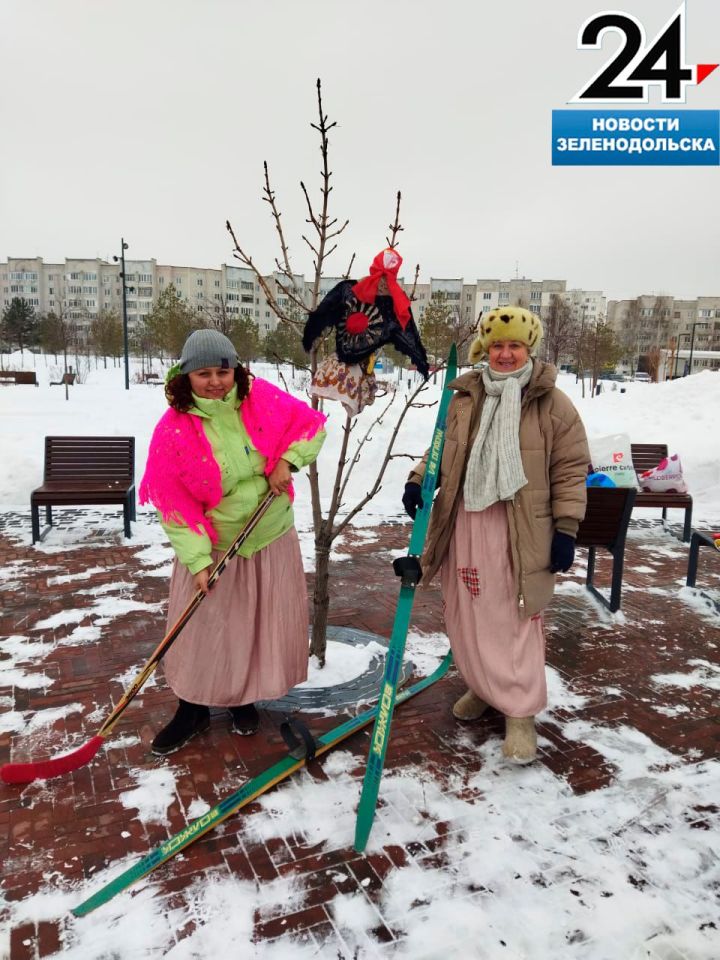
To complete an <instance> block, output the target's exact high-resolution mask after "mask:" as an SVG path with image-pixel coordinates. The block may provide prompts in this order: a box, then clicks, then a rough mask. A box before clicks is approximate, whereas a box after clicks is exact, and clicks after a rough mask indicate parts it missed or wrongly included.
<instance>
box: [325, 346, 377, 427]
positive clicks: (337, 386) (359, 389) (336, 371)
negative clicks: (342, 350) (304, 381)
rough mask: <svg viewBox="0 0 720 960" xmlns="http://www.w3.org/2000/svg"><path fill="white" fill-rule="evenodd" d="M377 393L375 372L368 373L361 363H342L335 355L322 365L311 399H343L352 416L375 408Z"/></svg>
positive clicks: (342, 401) (341, 400) (343, 403)
mask: <svg viewBox="0 0 720 960" xmlns="http://www.w3.org/2000/svg"><path fill="white" fill-rule="evenodd" d="M376 393H377V381H376V379H375V374H374V373H365V371H364V370H363V368H362V367H361V366H360V365H359V364H357V363H354V364H347V363H342V361H340V360H338V358H337V357H336V356H335V354H334V353H333V354H331V355H330V356H329V357H328V358H327V360H323V361H322V363H320V364H319V366H318V368H317V370H316V371H315V376H314V377H313V380H312V386H311V387H310V394H311V396H313V397H324V398H325V399H326V400H339V401H340V403H341V404H342V405H343V406H344V407H345V409H346V410H347V412H348V414H349V415H350V416H351V417H354V416H355V415H356V414H358V413H360V411H361V410H362V409H363V408H364V407H369V406H372V404H373V403H374V402H375V394H376Z"/></svg>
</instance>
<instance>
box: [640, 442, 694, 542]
mask: <svg viewBox="0 0 720 960" xmlns="http://www.w3.org/2000/svg"><path fill="white" fill-rule="evenodd" d="M630 452H631V454H632V462H633V466H634V468H635V472H636V473H637V474H640V473H642V472H643V471H644V470H652V469H653V467H656V466H657V465H658V464H659V463H660V461H661V460H664V459H665V457H667V455H668V448H667V444H666V443H633V444H631V447H630ZM638 482H639V481H638ZM635 506H636V507H661V508H662V520H663V526H664V525H665V521H666V520H667V512H668V507H677V508H678V509H680V510H684V511H685V523H684V524H683V534H682V539H683V543H688V541H689V540H690V532H691V528H692V497H691V496H690V494H688V493H645V492H644V491H642V490H638V492H637V496H636V497H635Z"/></svg>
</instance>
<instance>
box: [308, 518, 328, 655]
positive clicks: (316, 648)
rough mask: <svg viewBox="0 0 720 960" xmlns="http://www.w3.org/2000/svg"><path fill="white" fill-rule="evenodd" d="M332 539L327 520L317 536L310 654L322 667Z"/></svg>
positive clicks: (325, 636) (325, 638) (325, 639)
mask: <svg viewBox="0 0 720 960" xmlns="http://www.w3.org/2000/svg"><path fill="white" fill-rule="evenodd" d="M331 547H332V541H331V539H330V537H329V536H328V534H327V531H326V528H325V522H323V524H322V529H321V531H320V533H319V534H318V535H317V537H316V538H315V589H314V591H313V615H312V641H311V643H310V654H311V656H312V655H314V656H316V657H317V658H318V662H319V663H320V666H321V667H324V666H325V644H326V641H327V624H328V610H329V607H330V590H329V578H330V548H331Z"/></svg>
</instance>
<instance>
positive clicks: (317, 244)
mask: <svg viewBox="0 0 720 960" xmlns="http://www.w3.org/2000/svg"><path fill="white" fill-rule="evenodd" d="M317 109H318V122H317V123H312V124H311V127H312V128H313V129H314V130H315V131H317V134H318V136H319V139H320V153H321V157H322V164H321V173H320V198H319V205H317V206H316V205H315V204H314V203H313V201H312V199H311V197H310V194H309V192H308V189H307V187H306V186H305V183H304V182H303V181H300V188H301V190H302V193H303V195H304V198H305V203H306V206H307V214H308V215H307V218H306V221H305V222H306V224H307V225H308V230H307V231H306V233H309V234H310V236H307V235H306V233H303V234H302V240H303V242H304V243H305V244H306V245H307V246H308V247H309V249H310V251H311V252H312V255H313V269H314V274H313V278H312V281H311V291H310V297H309V302H307V303H306V302H305V299H304V297H303V292H304V291H301V290H299V289H298V288H297V285H296V278H297V274H296V273H295V272H294V271H293V269H292V266H291V262H290V248H289V246H288V243H287V242H286V239H285V232H284V228H283V224H282V217H281V212H280V210H279V209H278V206H277V201H276V196H275V192H274V190H273V189H272V186H271V183H270V175H269V171H268V165H267V163H264V165H263V167H264V181H265V182H264V188H263V200H264V201H265V202H266V203H267V204H268V205H269V207H270V211H271V216H272V218H273V221H274V224H275V228H276V231H277V236H278V242H279V245H280V254H279V256H278V257H277V258H276V259H275V268H276V273H275V281H274V284H273V283H272V282H270V281H269V280H268V279H267V278H266V277H265V276H263V274H262V272H261V271H260V269H259V268H258V266H257V264H256V263H255V261H254V260H253V258H252V256H251V255H250V253H249V252H248V251H247V249H246V247H244V246H241V244H240V242H239V241H238V239H237V237H236V234H235V232H234V230H233V228H232V225H231V224H230V222H229V221H228V222H227V229H228V231H229V233H230V236H231V237H232V241H233V244H234V256H235V257H236V258H237V259H238V260H239V261H240V262H241V263H242V264H243V265H244V266H246V267H248V268H250V269H251V270H252V271H253V273H254V274H255V277H256V279H257V282H258V283H259V285H260V287H261V289H262V290H263V293H264V294H265V297H266V299H267V302H268V304H269V306H270V308H271V309H272V311H273V312H274V314H275V316H276V317H277V318H278V321H279V322H280V323H284V324H288V325H290V326H291V327H293V328H295V329H297V330H301V329H302V326H303V319H304V318H305V316H306V314H307V312H308V310H314V309H315V307H316V306H317V305H318V302H319V299H320V284H321V280H322V277H323V273H324V271H325V265H326V263H327V261H328V258H329V257H330V256H331V255H332V254H333V253H334V252H335V250H336V249H337V238H338V237H339V236H340V235H341V234H342V233H343V232H344V230H345V228H346V227H347V226H348V223H349V221H348V220H345V221H344V222H343V223H342V225H339V220H338V218H337V217H334V216H332V215H331V213H330V194H331V192H332V189H333V187H332V183H331V181H332V177H333V173H332V170H331V169H330V162H329V134H330V131H331V130H332V129H333V128H334V127H335V126H336V123H335V122H332V123H330V122H329V121H328V116H327V114H326V113H325V111H324V108H323V102H322V90H321V84H320V80H318V81H317ZM400 199H401V198H400V193H398V194H397V203H396V209H395V219H394V221H393V223H391V224H390V225H389V230H390V234H389V236H388V237H387V238H386V239H387V241H388V245H389V246H391V247H395V246H396V245H397V243H398V235H399V234H400V233H401V232H402V230H403V227H402V226H401V224H400V220H399V217H400ZM354 259H355V255H354V254H353V256H352V258H351V259H350V264H349V266H348V268H347V271H346V272H345V277H349V276H350V272H351V270H352V265H353V262H354ZM418 269H419V268H418ZM416 280H417V272H416ZM276 291H277V292H276ZM280 296H282V300H283V303H282V304H281V303H279V297H280ZM299 318H301V319H299ZM321 346H322V340H321V341H319V342H318V343H316V344H315V345H314V347H313V349H312V351H311V354H310V368H311V373H312V374H313V375H314V374H315V371H316V370H317V364H318V354H319V351H320V349H321ZM320 356H322V354H320ZM423 388H424V384H420V385H418V386H417V387H416V388H415V389H414V390H413V391H411V393H410V395H409V396H408V397H407V399H406V400H405V403H404V407H403V408H402V409H401V410H400V412H399V414H398V416H397V420H396V424H395V428H394V430H393V433H392V436H391V437H390V440H389V442H388V445H387V447H386V449H385V451H384V453H381V454H380V456H379V459H380V463H379V466H378V467H377V472H376V474H375V476H374V479H372V478H371V479H370V480H369V482H368V489H367V492H366V494H365V496H364V497H361V498H360V500H359V501H358V502H357V503H355V504H354V505H353V506H351V507H350V506H349V505H348V503H347V502H346V496H347V492H348V483H349V481H350V478H351V476H352V474H353V471H354V470H355V467H356V466H357V464H358V463H359V462H360V459H361V457H362V455H363V453H364V452H365V451H366V449H367V447H368V444H369V443H370V441H371V440H372V434H373V430H374V429H375V428H376V427H377V426H378V425H379V424H381V423H382V420H383V417H384V416H386V415H387V413H388V410H389V408H390V407H391V406H392V404H393V403H396V402H400V401H398V399H397V398H398V394H393V396H392V397H391V398H390V399H389V401H388V402H387V403H386V404H385V406H384V408H383V409H382V410H381V411H380V413H379V414H378V416H377V417H376V418H375V419H374V420H373V422H372V423H371V424H370V426H369V427H368V428H367V429H366V431H365V433H364V434H363V435H362V436H361V437H358V438H357V441H356V444H355V448H354V450H353V451H351V450H350V440H351V434H352V432H353V430H354V428H355V426H356V421H354V420H353V418H352V417H351V416H350V415H346V418H345V423H344V425H343V428H342V429H343V437H342V444H341V450H340V455H339V458H338V462H337V466H336V468H335V477H334V480H333V483H332V492H331V495H330V500H329V503H328V505H327V506H326V507H325V508H323V504H322V502H321V497H320V477H319V473H318V466H317V464H316V463H313V464H312V465H311V466H310V471H309V472H310V491H311V501H312V515H313V527H314V532H315V590H314V594H313V619H312V642H311V647H310V652H311V654H314V655H315V656H316V657H317V658H318V660H319V662H320V664H324V662H325V648H326V637H327V623H328V610H329V605H330V593H329V572H330V553H331V550H332V545H333V542H334V541H335V540H336V539H337V538H338V537H339V536H340V535H341V534H342V533H343V532H344V531H345V530H346V528H347V527H348V525H349V524H350V523H351V522H352V520H353V519H354V518H355V517H356V516H357V515H358V514H359V513H360V512H361V511H362V510H363V509H364V508H365V507H366V506H367V504H368V503H369V502H370V501H371V500H372V499H373V497H375V496H376V494H377V493H378V491H379V490H380V487H381V485H382V480H383V476H384V475H385V471H386V469H387V467H388V465H389V463H390V461H391V459H393V458H394V457H397V456H407V454H396V453H393V449H394V446H395V442H396V439H397V436H398V433H399V431H400V428H401V426H402V423H403V421H404V419H405V416H406V415H407V413H408V411H409V410H410V408H411V407H412V406H413V404H414V403H415V402H416V398H417V396H418V394H419V392H420V390H422V389H423ZM313 407H315V408H316V409H317V408H318V407H319V401H318V399H317V398H314V399H313ZM374 453H375V458H376V459H375V462H376V463H377V458H378V452H377V450H375V451H374Z"/></svg>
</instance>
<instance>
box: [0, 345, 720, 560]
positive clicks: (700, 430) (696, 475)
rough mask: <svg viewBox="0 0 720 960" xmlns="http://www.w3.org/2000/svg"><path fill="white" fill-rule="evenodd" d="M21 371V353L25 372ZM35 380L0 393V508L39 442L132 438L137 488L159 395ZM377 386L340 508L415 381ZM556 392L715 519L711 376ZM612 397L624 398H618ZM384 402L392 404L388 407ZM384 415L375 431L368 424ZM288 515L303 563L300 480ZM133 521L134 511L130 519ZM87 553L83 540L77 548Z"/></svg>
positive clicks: (387, 488) (331, 410) (389, 489)
mask: <svg viewBox="0 0 720 960" xmlns="http://www.w3.org/2000/svg"><path fill="white" fill-rule="evenodd" d="M11 362H12V365H13V366H14V367H16V368H20V367H21V366H22V364H21V362H20V357H19V355H14V356H13V357H12V361H11ZM36 362H37V363H38V373H39V374H42V372H43V363H44V362H45V360H44V358H42V357H41V358H38V359H37V361H36ZM30 363H31V361H30V359H29V357H28V355H27V354H26V356H25V365H26V366H29V365H30ZM133 372H134V371H133ZM253 372H254V373H255V374H257V375H258V376H261V377H266V378H267V379H268V380H271V381H273V382H275V383H278V384H279V385H280V386H282V387H288V388H289V389H290V390H291V391H292V392H293V393H294V394H295V395H296V396H299V397H303V398H305V399H307V395H306V393H305V381H306V379H307V377H306V376H302V375H297V376H296V378H295V380H294V381H293V377H292V373H291V370H290V368H289V367H284V368H282V370H281V373H282V376H278V371H277V368H276V367H275V366H274V365H272V364H266V363H257V364H254V365H253ZM40 379H41V385H40V386H39V387H37V388H33V387H23V386H14V385H13V386H10V387H7V386H6V387H2V388H0V423H1V424H2V432H3V452H4V457H3V463H2V466H0V507H2V508H5V509H17V510H21V511H23V512H25V511H26V510H27V502H28V498H29V495H30V492H31V491H32V490H33V489H34V487H36V486H38V484H39V483H40V482H41V478H42V466H43V443H42V438H43V437H44V436H45V435H47V434H60V435H62V434H77V433H87V434H105V435H108V436H124V435H132V436H134V437H135V438H136V440H135V442H136V454H135V465H136V475H137V477H138V479H139V477H140V476H141V475H142V471H143V468H144V464H145V460H146V458H147V448H148V443H149V440H150V435H151V433H152V429H153V427H154V425H155V423H156V422H157V420H158V419H159V417H160V416H161V415H162V413H163V412H164V410H165V409H166V401H165V397H164V395H163V391H162V389H159V388H157V387H153V386H147V385H145V384H134V383H131V387H130V390H127V391H126V390H125V389H124V377H123V371H122V370H121V369H120V368H113V367H108V369H107V370H106V369H104V368H103V367H102V366H99V367H97V369H94V370H91V371H90V372H89V373H88V375H87V382H86V383H83V384H76V385H75V386H73V387H72V388H71V389H70V390H69V399H68V400H67V401H66V400H65V398H64V391H60V392H58V391H59V388H55V387H49V386H48V385H47V383H46V382H45V380H43V378H42V377H40ZM387 382H388V385H389V388H390V391H391V393H390V395H389V396H388V397H385V398H380V399H378V400H376V402H375V404H374V406H372V407H369V408H366V409H365V410H364V411H363V412H362V413H361V414H360V415H359V416H358V417H356V418H355V420H354V421H353V422H354V427H353V432H352V435H351V439H350V444H349V447H348V452H349V454H350V455H351V456H352V455H353V454H354V452H355V450H356V449H357V446H358V443H359V441H360V440H361V439H362V438H363V437H364V436H365V434H366V433H367V431H368V430H369V429H370V428H371V427H372V431H371V434H372V440H371V441H370V442H368V443H366V444H365V448H364V451H363V454H362V459H361V461H360V463H359V464H358V465H357V466H356V467H355V469H354V471H353V474H352V476H351V478H350V481H349V483H348V487H347V491H346V495H345V497H344V503H345V508H346V509H350V508H351V507H352V506H353V505H354V504H355V503H356V502H357V501H358V500H359V499H361V498H362V497H364V496H365V494H366V493H367V492H368V490H369V489H370V488H371V487H372V485H373V483H374V482H375V479H376V476H377V473H378V470H379V468H380V465H381V462H382V458H383V456H384V452H385V447H386V444H387V441H388V440H389V438H390V436H391V434H392V432H393V431H394V429H395V426H396V424H397V420H398V417H399V416H400V413H401V411H402V408H403V405H404V402H405V399H406V397H407V396H408V395H409V389H408V388H409V387H412V388H414V387H415V386H417V385H419V383H420V380H419V378H418V376H417V374H410V375H409V376H408V374H406V373H403V379H402V380H401V381H398V379H397V375H396V374H393V375H390V376H389V377H388V381H387ZM558 386H559V387H560V388H561V389H562V390H564V391H565V392H566V393H568V395H569V396H570V397H571V398H572V400H573V401H574V402H575V403H576V405H577V407H578V409H579V410H580V414H581V416H582V418H583V420H584V422H585V425H586V427H587V430H588V433H589V434H593V435H602V434H611V433H619V432H625V433H629V434H630V439H631V441H633V442H637V443H640V442H644V443H667V445H668V448H669V451H670V452H671V453H678V454H679V455H680V458H681V461H682V464H683V469H684V471H685V474H686V476H687V481H688V484H689V486H690V490H691V492H692V494H693V497H694V499H695V519H696V520H697V521H701V520H703V519H706V520H708V521H716V520H718V519H720V431H719V430H718V429H717V423H716V412H717V410H718V409H720V374H715V373H711V372H709V371H708V372H705V373H701V374H696V375H694V376H692V377H686V378H685V379H682V380H675V381H672V382H668V383H663V384H647V383H627V384H623V385H622V387H619V388H618V389H617V390H615V391H613V390H612V389H611V388H610V387H609V385H608V384H607V383H605V384H604V390H603V393H602V394H601V395H600V396H598V397H592V398H591V397H589V396H587V397H586V398H585V399H582V397H581V385H580V384H579V383H575V377H574V376H572V375H569V374H560V375H559V377H558ZM621 389H624V390H625V392H624V393H621V392H620V390H621ZM440 390H441V383H440V382H438V383H435V384H434V383H432V381H431V382H429V383H428V385H427V388H426V389H425V390H424V391H423V393H422V394H421V395H420V397H419V400H420V401H421V402H422V403H423V404H429V406H422V407H415V408H413V409H411V410H410V411H409V412H408V414H407V416H406V417H405V419H404V421H403V424H402V426H401V427H400V431H399V434H398V439H397V442H396V446H395V452H396V453H400V454H407V455H410V456H412V457H415V456H417V457H419V456H421V455H422V453H423V452H424V449H425V447H426V446H427V443H428V440H429V437H430V435H431V434H432V428H433V424H434V421H435V416H436V413H437V406H436V401H437V400H438V398H439V395H440ZM393 391H394V394H393ZM393 395H394V397H395V399H394V401H393V402H392V403H390V399H391V397H392V396H393ZM388 404H389V406H388ZM386 408H387V412H386V413H385V414H384V416H382V418H381V422H380V423H375V421H376V420H377V419H378V417H379V416H380V414H381V413H382V412H383V411H384V410H385V409H386ZM325 412H326V413H327V414H328V418H329V423H328V439H327V441H326V443H325V445H324V447H323V449H322V451H321V454H320V458H319V461H318V463H319V471H320V477H321V488H322V491H321V492H322V499H323V506H324V507H325V508H326V507H327V506H328V504H329V501H330V497H331V495H332V488H333V483H334V477H335V465H336V464H337V461H338V457H339V454H340V448H341V444H342V440H343V432H342V428H343V425H344V423H345V415H344V411H343V409H342V407H341V406H340V404H338V403H332V402H328V403H326V404H325ZM410 463H411V460H410V459H407V458H405V457H400V458H397V459H394V460H391V461H390V464H389V465H388V468H387V470H386V472H385V475H384V478H383V480H382V486H381V489H380V491H379V493H378V494H377V496H376V497H375V498H374V499H373V500H372V501H371V502H370V503H369V504H368V506H367V507H366V509H365V510H364V511H363V513H362V514H360V515H358V516H357V517H356V518H355V520H354V523H355V525H359V526H374V525H375V524H377V523H379V522H381V521H383V520H385V519H388V518H399V517H402V516H404V514H403V510H402V505H401V502H400V498H401V496H402V491H403V487H404V484H405V479H406V476H407V473H408V471H409V466H410ZM295 511H296V516H297V524H298V528H299V530H300V532H301V539H302V541H303V545H304V551H303V552H304V554H305V557H306V560H307V561H308V563H310V562H311V558H312V552H313V551H312V539H311V536H310V530H311V527H312V518H311V512H310V497H309V487H308V481H307V471H303V472H302V473H301V474H300V476H299V478H298V482H297V499H296V506H295ZM143 513H144V511H143V510H140V511H139V519H140V520H141V519H142V517H143ZM140 525H141V524H138V526H140ZM55 542H56V534H55V532H53V533H52V534H51V535H50V537H49V543H48V545H47V546H45V547H43V549H44V550H46V551H48V552H49V551H50V550H51V549H52V544H53V543H55ZM156 542H157V541H156ZM87 545H88V544H87V541H85V543H84V546H87ZM64 548H65V544H63V549H64ZM153 559H157V561H158V562H159V561H160V559H161V557H160V556H159V555H157V554H156V555H155V557H154V558H153Z"/></svg>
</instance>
